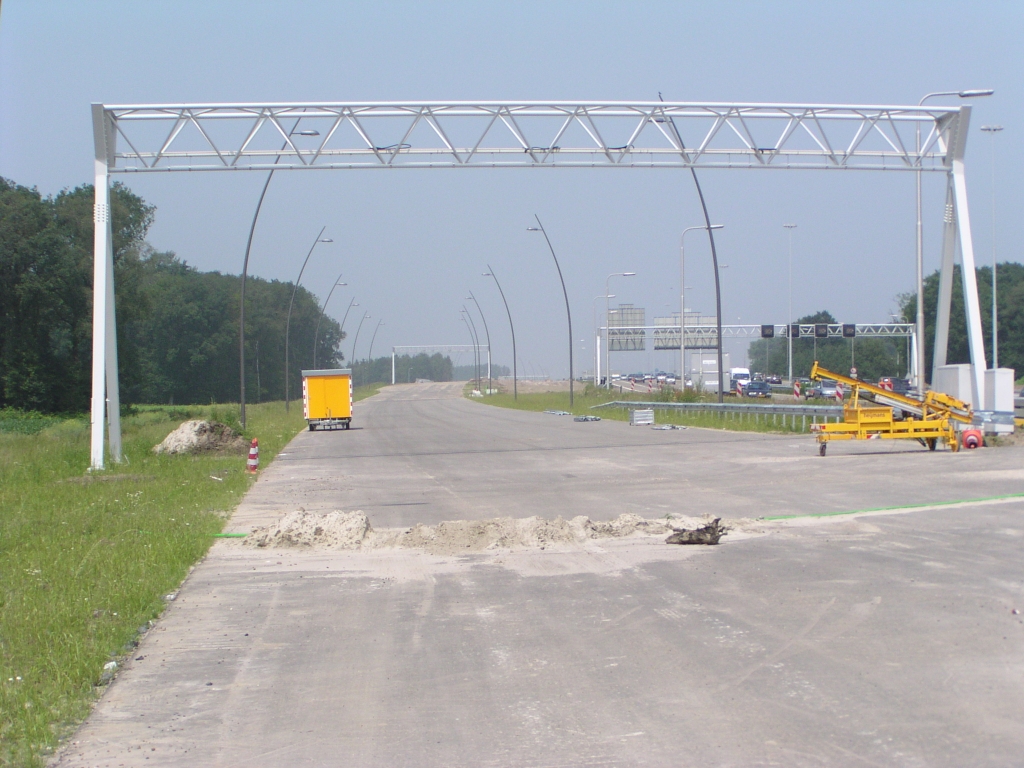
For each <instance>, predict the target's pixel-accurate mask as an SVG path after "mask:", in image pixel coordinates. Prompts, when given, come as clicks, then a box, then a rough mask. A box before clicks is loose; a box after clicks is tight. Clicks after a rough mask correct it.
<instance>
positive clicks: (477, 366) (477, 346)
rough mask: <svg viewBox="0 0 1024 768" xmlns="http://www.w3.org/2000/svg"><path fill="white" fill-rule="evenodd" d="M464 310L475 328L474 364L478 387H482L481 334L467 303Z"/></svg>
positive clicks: (463, 306)
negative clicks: (467, 307)
mask: <svg viewBox="0 0 1024 768" xmlns="http://www.w3.org/2000/svg"><path fill="white" fill-rule="evenodd" d="M462 311H463V312H464V313H465V315H466V317H467V318H469V325H470V327H471V328H472V330H473V364H474V366H475V367H474V370H475V371H476V388H477V389H480V334H479V333H477V330H476V323H475V322H473V315H472V314H470V311H469V310H468V309H466V305H465V304H463V305H462Z"/></svg>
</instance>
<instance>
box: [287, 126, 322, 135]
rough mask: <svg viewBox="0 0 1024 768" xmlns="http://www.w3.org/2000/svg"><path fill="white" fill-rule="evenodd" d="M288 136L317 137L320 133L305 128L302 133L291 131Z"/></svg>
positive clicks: (313, 129)
mask: <svg viewBox="0 0 1024 768" xmlns="http://www.w3.org/2000/svg"><path fill="white" fill-rule="evenodd" d="M288 135H289V136H319V135H320V131H318V130H316V129H315V128H307V129H305V130H302V131H292V132H291V133H290V134H288Z"/></svg>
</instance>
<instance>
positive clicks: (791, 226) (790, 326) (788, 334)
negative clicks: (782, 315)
mask: <svg viewBox="0 0 1024 768" xmlns="http://www.w3.org/2000/svg"><path fill="white" fill-rule="evenodd" d="M782 226H784V227H785V228H786V229H788V230H789V318H788V319H787V320H786V338H787V339H788V340H789V385H790V386H793V230H794V229H796V224H783V225H782Z"/></svg>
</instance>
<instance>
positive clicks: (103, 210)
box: [90, 160, 110, 469]
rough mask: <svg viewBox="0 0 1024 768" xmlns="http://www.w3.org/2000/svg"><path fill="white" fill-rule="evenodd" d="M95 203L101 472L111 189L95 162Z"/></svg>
mask: <svg viewBox="0 0 1024 768" xmlns="http://www.w3.org/2000/svg"><path fill="white" fill-rule="evenodd" d="M95 184H96V202H95V207H94V208H93V228H94V234H93V264H92V417H91V421H92V441H91V450H90V455H91V460H90V468H91V469H103V462H104V459H105V455H104V450H103V427H104V426H106V425H105V424H104V422H105V421H106V420H107V419H106V415H107V408H106V396H107V391H106V390H107V386H106V376H105V373H106V360H107V349H106V347H107V320H108V318H109V315H108V314H107V311H106V310H107V307H106V303H107V302H106V296H107V281H108V280H109V278H110V275H109V273H108V271H107V258H106V256H107V222H108V221H109V220H110V189H109V188H108V187H107V163H106V161H105V160H104V161H102V162H101V161H99V160H97V161H96V179H95Z"/></svg>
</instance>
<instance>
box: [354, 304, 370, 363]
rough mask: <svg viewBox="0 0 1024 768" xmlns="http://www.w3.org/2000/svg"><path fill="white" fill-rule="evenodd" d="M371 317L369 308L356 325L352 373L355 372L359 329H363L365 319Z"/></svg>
mask: <svg viewBox="0 0 1024 768" xmlns="http://www.w3.org/2000/svg"><path fill="white" fill-rule="evenodd" d="M369 319H370V312H369V310H367V311H366V312H364V313H363V316H362V317H361V318H360V319H359V325H357V326H356V337H355V338H354V339H352V366H353V369H352V373H353V374H355V364H356V344H358V343H359V331H361V330H362V328H363V320H369Z"/></svg>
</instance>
